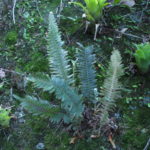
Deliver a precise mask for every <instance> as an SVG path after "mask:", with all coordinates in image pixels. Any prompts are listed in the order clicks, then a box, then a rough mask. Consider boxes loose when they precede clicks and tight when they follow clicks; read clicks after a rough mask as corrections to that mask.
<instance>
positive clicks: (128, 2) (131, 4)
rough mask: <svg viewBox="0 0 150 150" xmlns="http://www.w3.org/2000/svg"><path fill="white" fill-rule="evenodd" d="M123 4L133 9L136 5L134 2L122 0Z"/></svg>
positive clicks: (132, 0)
mask: <svg viewBox="0 0 150 150" xmlns="http://www.w3.org/2000/svg"><path fill="white" fill-rule="evenodd" d="M121 4H124V5H127V6H129V7H133V6H134V5H135V1H134V0H121Z"/></svg>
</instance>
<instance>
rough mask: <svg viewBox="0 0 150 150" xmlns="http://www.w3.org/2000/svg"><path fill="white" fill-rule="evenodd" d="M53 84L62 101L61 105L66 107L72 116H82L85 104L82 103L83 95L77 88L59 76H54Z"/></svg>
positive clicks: (57, 95)
mask: <svg viewBox="0 0 150 150" xmlns="http://www.w3.org/2000/svg"><path fill="white" fill-rule="evenodd" d="M52 85H53V87H54V90H55V94H56V97H57V98H58V99H61V101H62V103H61V107H62V108H64V109H65V110H66V112H67V113H69V114H70V116H72V118H74V117H80V116H81V115H82V112H83V109H84V106H83V104H82V100H81V96H80V95H78V94H77V92H76V91H75V89H74V88H72V87H70V86H69V85H68V83H67V82H66V81H65V80H63V79H60V78H57V77H53V78H52Z"/></svg>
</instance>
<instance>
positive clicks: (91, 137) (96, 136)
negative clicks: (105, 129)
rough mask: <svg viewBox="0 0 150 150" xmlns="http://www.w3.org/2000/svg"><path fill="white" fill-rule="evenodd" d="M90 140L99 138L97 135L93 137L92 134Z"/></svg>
mask: <svg viewBox="0 0 150 150" xmlns="http://www.w3.org/2000/svg"><path fill="white" fill-rule="evenodd" d="M91 138H92V139H96V138H99V135H94V134H92V135H91Z"/></svg>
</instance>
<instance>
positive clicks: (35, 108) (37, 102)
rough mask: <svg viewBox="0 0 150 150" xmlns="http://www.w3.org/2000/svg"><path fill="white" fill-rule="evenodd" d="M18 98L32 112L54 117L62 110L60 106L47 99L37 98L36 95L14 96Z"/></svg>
mask: <svg viewBox="0 0 150 150" xmlns="http://www.w3.org/2000/svg"><path fill="white" fill-rule="evenodd" d="M14 97H15V98H16V99H17V100H19V101H21V105H22V106H23V107H24V108H25V109H26V110H27V111H29V112H30V113H33V114H35V115H43V116H48V117H52V116H54V115H55V114H57V113H58V112H59V111H60V108H59V107H56V106H55V105H52V104H50V103H49V102H48V101H46V100H42V99H37V98H36V97H31V96H29V95H27V96H25V98H21V97H19V96H16V95H15V96H14Z"/></svg>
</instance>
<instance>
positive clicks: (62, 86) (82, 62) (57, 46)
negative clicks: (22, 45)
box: [15, 13, 123, 126]
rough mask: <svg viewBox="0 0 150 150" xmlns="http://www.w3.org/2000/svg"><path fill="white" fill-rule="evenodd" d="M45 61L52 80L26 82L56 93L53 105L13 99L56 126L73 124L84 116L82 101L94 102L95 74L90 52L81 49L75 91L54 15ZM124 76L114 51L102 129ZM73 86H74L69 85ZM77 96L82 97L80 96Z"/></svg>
mask: <svg viewBox="0 0 150 150" xmlns="http://www.w3.org/2000/svg"><path fill="white" fill-rule="evenodd" d="M48 44H49V45H48V47H47V53H48V60H49V66H50V71H51V76H49V75H47V74H36V75H35V76H28V77H27V80H28V81H31V82H33V84H34V86H35V87H37V88H39V89H42V90H43V91H47V92H49V93H50V94H51V93H55V99H56V101H54V102H53V104H52V103H50V102H48V101H47V100H42V99H40V98H36V97H33V96H29V95H28V96H25V98H20V97H18V96H15V98H16V99H18V100H20V101H21V104H22V106H23V107H24V108H26V109H27V110H28V111H29V112H31V113H33V114H37V115H44V116H49V117H51V120H52V121H55V122H59V121H60V120H62V119H63V121H64V122H67V123H68V122H73V121H74V120H76V121H77V120H78V119H80V118H81V117H82V118H83V119H84V117H83V115H82V114H83V112H84V108H85V107H89V106H87V105H86V103H85V101H91V102H92V101H94V100H95V99H96V98H95V94H94V89H97V86H96V71H95V68H94V62H95V55H94V54H93V48H92V47H90V46H88V47H86V48H84V47H83V49H82V50H81V52H80V53H79V54H78V61H77V62H78V63H77V68H78V73H79V80H80V88H78V91H77V89H76V88H75V87H73V85H75V82H74V80H73V79H72V75H71V74H70V71H71V66H70V65H69V59H68V58H67V52H66V51H65V50H64V49H63V48H62V41H61V36H60V33H59V30H58V27H57V24H56V21H55V18H54V15H53V13H50V14H49V29H48ZM122 73H123V69H122V65H121V56H120V53H119V52H118V51H117V50H116V51H113V53H112V56H111V61H110V65H109V69H108V73H107V77H106V80H105V82H104V86H103V91H101V93H102V95H103V99H101V100H102V101H101V102H99V103H102V107H101V108H100V110H101V114H100V116H101V117H100V124H101V126H103V125H105V124H106V123H107V120H108V119H109V115H108V113H109V111H110V110H111V109H112V108H113V105H114V103H115V100H116V99H117V97H118V95H119V92H118V90H119V89H120V84H119V82H118V80H119V78H120V76H121V75H122ZM72 83H74V84H72ZM79 92H80V93H81V94H79Z"/></svg>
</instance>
